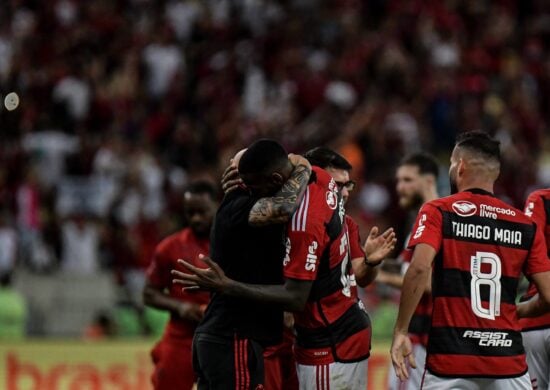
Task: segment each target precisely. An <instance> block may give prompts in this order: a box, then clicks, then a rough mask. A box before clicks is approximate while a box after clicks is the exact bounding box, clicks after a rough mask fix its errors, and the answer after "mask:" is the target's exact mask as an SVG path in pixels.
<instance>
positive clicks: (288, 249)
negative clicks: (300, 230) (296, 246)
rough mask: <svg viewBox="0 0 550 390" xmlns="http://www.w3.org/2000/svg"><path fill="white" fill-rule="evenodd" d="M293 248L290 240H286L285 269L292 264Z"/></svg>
mask: <svg viewBox="0 0 550 390" xmlns="http://www.w3.org/2000/svg"><path fill="white" fill-rule="evenodd" d="M291 248H292V244H291V242H290V238H288V237H287V238H286V248H285V251H286V253H285V259H284V260H283V267H286V266H287V265H288V263H290V249H291Z"/></svg>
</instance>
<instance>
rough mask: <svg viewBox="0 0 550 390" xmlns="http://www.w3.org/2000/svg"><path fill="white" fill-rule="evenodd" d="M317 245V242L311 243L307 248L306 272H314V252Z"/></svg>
mask: <svg viewBox="0 0 550 390" xmlns="http://www.w3.org/2000/svg"><path fill="white" fill-rule="evenodd" d="M318 246H319V244H318V243H317V241H313V242H312V243H311V244H310V245H309V247H308V248H307V256H306V271H311V272H314V271H315V268H316V267H317V255H316V254H315V251H316V250H317V248H318Z"/></svg>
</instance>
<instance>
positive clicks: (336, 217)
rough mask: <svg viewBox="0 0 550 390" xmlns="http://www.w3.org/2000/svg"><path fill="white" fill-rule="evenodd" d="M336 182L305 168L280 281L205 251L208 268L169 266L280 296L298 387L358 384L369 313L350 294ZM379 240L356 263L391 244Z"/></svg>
mask: <svg viewBox="0 0 550 390" xmlns="http://www.w3.org/2000/svg"><path fill="white" fill-rule="evenodd" d="M239 169H240V166H239ZM243 179H244V182H245V183H246V184H247V185H248V183H247V179H246V177H243ZM337 188H338V187H337V185H336V183H335V181H334V180H333V179H332V177H331V176H330V175H329V174H328V173H327V172H326V171H324V170H322V169H320V168H318V167H313V173H312V181H311V183H310V184H309V186H308V188H307V190H306V193H305V196H304V200H303V201H302V203H301V204H300V207H299V208H298V210H297V211H296V213H295V214H294V216H293V217H292V221H291V222H290V223H289V226H288V229H287V236H288V238H287V249H286V252H287V253H286V256H284V261H283V266H284V274H285V278H286V281H285V284H284V285H252V284H248V283H241V282H237V281H235V280H232V279H231V278H228V277H227V276H226V275H225V274H224V272H223V270H222V269H221V268H220V267H219V266H218V265H217V264H216V263H214V262H212V261H211V260H210V259H208V258H205V259H204V260H205V262H207V264H208V265H209V266H210V269H208V270H201V269H199V268H197V267H194V266H192V265H191V264H188V263H186V262H185V261H182V262H181V263H182V264H184V265H185V266H186V267H187V268H188V269H189V270H190V271H191V272H193V275H186V274H184V273H181V272H177V271H175V272H173V273H174V274H175V275H177V276H178V277H179V280H175V281H176V282H177V283H181V284H184V285H190V286H201V287H204V288H207V289H213V290H216V291H222V292H223V293H224V294H228V295H233V296H241V297H247V298H250V299H256V300H258V301H260V302H265V303H268V302H272V303H280V304H282V305H283V306H284V308H285V309H287V310H289V311H293V312H295V314H294V316H295V327H296V331H297V342H296V345H295V353H296V360H297V362H298V377H299V382H300V388H301V389H314V388H317V389H325V388H329V387H333V388H339V387H343V388H347V389H352V390H355V389H365V388H366V378H367V362H366V359H367V358H368V356H369V348H370V320H369V318H368V315H367V314H366V312H365V310H364V307H363V305H362V303H361V302H360V301H358V300H357V299H356V298H355V297H354V296H353V293H352V278H351V267H352V265H351V263H350V261H351V258H350V254H349V240H350V239H349V231H348V228H347V226H346V224H345V223H344V209H343V202H341V201H340V200H339V192H338V189H337ZM382 242H383V245H382V246H383V250H381V251H377V252H376V254H372V255H370V256H368V257H365V256H364V254H361V259H362V261H363V262H365V263H366V264H364V265H363V266H364V267H372V266H374V265H375V264H378V263H379V262H380V261H381V260H382V259H383V258H384V257H385V256H386V255H387V253H389V252H390V251H391V248H392V247H393V245H394V244H395V242H394V237H393V236H391V235H390V236H389V237H388V238H387V241H386V238H383V239H382ZM379 257H380V258H379Z"/></svg>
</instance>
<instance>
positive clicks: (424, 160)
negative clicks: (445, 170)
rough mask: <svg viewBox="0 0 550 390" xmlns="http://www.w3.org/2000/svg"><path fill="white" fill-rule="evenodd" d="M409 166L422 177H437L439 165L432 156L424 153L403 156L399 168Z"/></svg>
mask: <svg viewBox="0 0 550 390" xmlns="http://www.w3.org/2000/svg"><path fill="white" fill-rule="evenodd" d="M403 165H411V166H415V167H417V168H418V172H419V173H420V174H422V175H425V174H430V175H434V176H435V178H436V179H437V177H438V176H439V165H437V160H436V159H435V157H434V156H432V155H431V154H429V153H425V152H418V153H412V154H409V155H407V156H405V157H404V158H403V159H402V160H401V162H400V163H399V166H403Z"/></svg>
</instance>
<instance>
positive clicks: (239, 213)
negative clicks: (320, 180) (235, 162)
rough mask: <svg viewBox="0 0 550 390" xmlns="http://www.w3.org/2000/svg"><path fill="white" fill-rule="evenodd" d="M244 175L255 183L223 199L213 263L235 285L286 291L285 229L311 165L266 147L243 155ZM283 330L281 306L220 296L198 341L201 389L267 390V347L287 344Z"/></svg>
mask: <svg viewBox="0 0 550 390" xmlns="http://www.w3.org/2000/svg"><path fill="white" fill-rule="evenodd" d="M239 168H240V169H241V174H242V175H247V173H246V172H248V177H247V180H246V182H247V183H254V184H252V185H249V186H248V189H244V188H239V189H237V190H235V191H231V192H230V193H228V194H227V195H226V196H225V198H224V199H223V201H222V203H221V205H220V208H219V209H218V212H217V214H216V217H215V220H214V227H213V231H212V236H211V250H210V254H211V257H212V258H213V259H214V260H215V261H216V262H217V263H218V264H219V266H220V267H221V268H222V269H223V270H224V272H225V273H226V274H227V275H228V276H229V277H231V278H233V279H235V280H238V281H241V282H246V283H253V284H282V283H283V275H282V267H281V264H282V260H283V258H284V255H285V227H286V222H287V221H288V220H289V219H290V217H291V216H292V214H293V213H294V211H295V210H296V208H297V206H298V204H299V203H300V200H301V197H302V195H303V193H304V191H305V189H306V186H307V183H308V180H309V176H310V174H311V166H310V165H309V163H308V162H307V160H305V159H304V158H303V157H300V156H293V155H291V156H290V157H288V156H287V153H286V152H285V150H284V149H283V147H282V146H280V145H279V144H278V143H276V142H274V141H270V140H260V141H257V142H256V143H254V144H252V145H251V146H250V148H248V150H246V152H244V154H243V155H242V158H241V159H240V163H239ZM251 176H252V177H251ZM258 259H261V261H259V260H258ZM282 325H283V311H282V308H281V307H280V306H277V305H270V304H265V303H259V302H258V301H252V300H247V299H242V298H236V297H232V296H228V295H225V294H221V293H214V294H213V296H212V300H211V302H210V304H209V306H208V308H207V310H206V313H205V316H204V319H203V320H202V322H201V323H200V324H199V326H198V328H197V330H196V333H195V339H194V342H193V363H194V367H195V370H196V371H197V374H198V376H199V381H198V388H199V390H202V389H256V388H262V387H258V386H263V356H262V354H263V347H264V346H267V345H272V344H276V343H279V342H280V341H281V337H282Z"/></svg>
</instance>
